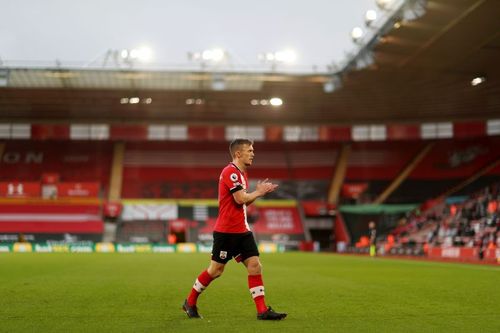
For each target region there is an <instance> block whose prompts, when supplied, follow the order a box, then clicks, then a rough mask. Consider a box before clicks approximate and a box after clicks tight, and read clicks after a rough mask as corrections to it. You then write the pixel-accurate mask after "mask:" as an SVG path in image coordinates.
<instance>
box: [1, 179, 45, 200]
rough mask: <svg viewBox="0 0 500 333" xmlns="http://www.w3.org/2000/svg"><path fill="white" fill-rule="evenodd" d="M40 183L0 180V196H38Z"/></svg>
mask: <svg viewBox="0 0 500 333" xmlns="http://www.w3.org/2000/svg"><path fill="white" fill-rule="evenodd" d="M41 189H42V187H41V184H40V183H35V182H0V197H4V198H5V197H7V198H38V197H40V193H41Z"/></svg>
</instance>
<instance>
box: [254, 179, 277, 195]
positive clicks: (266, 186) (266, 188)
mask: <svg viewBox="0 0 500 333" xmlns="http://www.w3.org/2000/svg"><path fill="white" fill-rule="evenodd" d="M277 187H278V184H273V183H271V182H270V181H269V179H268V178H266V179H264V180H263V181H260V180H259V181H258V182H257V191H259V192H261V193H262V194H266V193H270V192H273V191H274V190H275V189H276V188H277Z"/></svg>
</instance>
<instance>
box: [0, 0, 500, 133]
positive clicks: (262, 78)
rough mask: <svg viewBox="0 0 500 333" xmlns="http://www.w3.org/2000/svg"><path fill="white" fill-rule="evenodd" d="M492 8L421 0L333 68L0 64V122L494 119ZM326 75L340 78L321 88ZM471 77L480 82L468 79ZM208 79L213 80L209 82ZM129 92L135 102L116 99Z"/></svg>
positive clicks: (467, 1)
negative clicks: (414, 12)
mask: <svg viewBox="0 0 500 333" xmlns="http://www.w3.org/2000/svg"><path fill="white" fill-rule="evenodd" d="M499 14H500V2H499V1H496V0H460V1H459V0H434V1H428V6H427V13H426V14H425V15H424V16H423V17H421V18H420V19H417V20H415V21H410V22H403V23H402V25H401V27H400V28H398V29H391V30H390V32H388V33H387V34H386V35H385V36H383V37H382V38H381V39H379V40H378V42H377V43H376V44H374V45H373V48H372V49H371V50H370V51H372V52H373V56H374V63H373V64H372V65H369V66H368V67H366V68H364V69H362V70H356V69H354V68H352V67H349V68H345V69H343V70H340V71H338V72H335V73H334V72H331V73H312V74H293V73H277V72H271V71H267V72H260V73H255V72H246V71H237V70H233V71H209V70H198V71H193V70H189V71H186V70H178V71H175V70H169V71H153V70H132V69H128V70H127V69H116V70H109V69H77V68H15V67H9V68H3V69H2V68H1V67H0V110H1V113H0V121H1V122H31V123H33V122H83V123H85V122H98V123H102V122H107V123H137V122H142V123H196V124H249V125H250V124H359V123H390V122H392V123H404V122H426V121H432V122H437V121H448V120H462V119H463V120H474V119H483V120H484V119H495V118H496V119H498V118H500V80H499V76H500V63H499V61H498V59H500V20H499V19H498V17H499ZM334 76H335V77H337V78H339V79H340V80H341V82H342V87H341V88H338V89H336V90H335V91H333V92H325V89H324V88H325V87H324V84H325V83H326V82H329V81H330V80H331V79H332V77H334ZM475 77H484V78H485V79H486V81H485V82H484V83H482V84H480V85H477V86H473V85H471V80H472V79H473V78H475ZM217 81H218V82H219V83H221V82H222V86H218V87H215V86H214V85H213V84H214V83H216V82H217ZM2 83H3V85H4V87H1V85H2ZM132 97H139V102H138V103H133V104H130V103H127V102H124V101H126V100H127V99H128V100H129V99H130V98H132ZM271 97H280V98H281V99H282V100H283V105H282V106H280V107H273V106H270V105H262V103H260V101H261V100H269V99H270V98H271ZM195 101H196V102H195ZM198 102H199V103H198ZM253 104H256V105H253Z"/></svg>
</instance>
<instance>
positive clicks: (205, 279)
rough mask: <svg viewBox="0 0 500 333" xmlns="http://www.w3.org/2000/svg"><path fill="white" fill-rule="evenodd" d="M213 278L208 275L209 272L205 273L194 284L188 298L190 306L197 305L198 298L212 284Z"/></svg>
mask: <svg viewBox="0 0 500 333" xmlns="http://www.w3.org/2000/svg"><path fill="white" fill-rule="evenodd" d="M212 280H213V278H212V277H211V276H210V274H208V271H206V270H205V271H203V272H202V273H201V274H200V275H199V276H198V278H197V279H196V281H195V282H194V285H193V289H191V292H190V293H189V296H188V298H187V301H188V304H189V305H190V306H194V305H196V301H197V300H198V296H200V294H201V293H202V292H203V290H205V289H206V288H207V287H208V285H209V284H210V282H212Z"/></svg>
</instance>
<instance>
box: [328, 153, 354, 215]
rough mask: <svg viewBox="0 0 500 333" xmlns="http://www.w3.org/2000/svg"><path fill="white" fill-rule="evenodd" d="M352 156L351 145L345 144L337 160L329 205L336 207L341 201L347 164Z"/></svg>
mask: <svg viewBox="0 0 500 333" xmlns="http://www.w3.org/2000/svg"><path fill="white" fill-rule="evenodd" d="M350 154H351V145H350V144H344V145H343V146H342V148H341V150H340V156H339V158H338V159H337V166H336V168H335V174H334V175H333V178H332V182H331V183H330V189H329V191H328V203H329V204H334V205H336V204H337V203H338V201H339V194H340V189H341V188H342V184H343V183H344V178H345V173H346V170H347V162H348V161H349V155H350Z"/></svg>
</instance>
